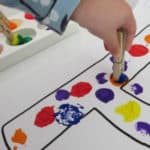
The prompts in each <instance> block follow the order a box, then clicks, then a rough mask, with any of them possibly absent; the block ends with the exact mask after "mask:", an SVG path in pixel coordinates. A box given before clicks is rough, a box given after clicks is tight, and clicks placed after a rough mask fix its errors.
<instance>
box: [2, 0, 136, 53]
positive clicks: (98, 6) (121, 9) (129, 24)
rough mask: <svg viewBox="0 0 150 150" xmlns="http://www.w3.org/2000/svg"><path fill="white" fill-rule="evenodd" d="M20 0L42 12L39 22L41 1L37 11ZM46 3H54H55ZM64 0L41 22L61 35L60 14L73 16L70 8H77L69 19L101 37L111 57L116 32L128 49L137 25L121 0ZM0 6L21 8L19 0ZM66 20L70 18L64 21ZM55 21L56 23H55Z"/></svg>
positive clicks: (116, 46) (5, 0)
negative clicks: (122, 32) (123, 35)
mask: <svg viewBox="0 0 150 150" xmlns="http://www.w3.org/2000/svg"><path fill="white" fill-rule="evenodd" d="M12 1H13V2H12ZM22 1H24V2H27V3H29V6H31V7H32V8H33V9H34V10H35V11H36V12H37V13H39V12H41V16H40V13H39V16H38V15H37V16H38V17H39V18H38V19H39V20H40V19H41V18H42V17H43V16H44V12H45V13H46V9H44V11H42V10H43V9H39V8H40V7H39V6H38V5H39V4H40V3H41V1H38V5H37V6H38V7H37V9H36V6H35V5H33V4H32V0H30V1H29V0H22ZM49 1H50V2H55V0H49ZM67 1H68V0H59V1H56V2H59V3H61V2H62V4H63V5H61V6H60V4H59V3H57V5H55V6H54V7H55V8H54V10H53V11H52V12H53V13H51V12H50V17H49V18H46V19H44V18H42V19H43V20H42V19H41V22H43V23H44V24H46V25H49V26H52V27H54V28H55V29H54V30H57V31H58V32H60V33H61V32H63V30H64V29H62V28H61V25H63V23H64V25H65V24H66V21H68V20H65V22H61V19H60V18H61V17H62V16H61V15H64V12H65V11H69V13H73V9H75V8H76V7H77V8H76V9H75V11H74V13H73V15H72V17H71V19H72V20H74V21H76V22H78V23H79V24H80V25H81V26H83V27H85V28H87V29H88V30H89V31H90V32H91V33H93V34H94V35H96V36H98V37H99V38H102V39H103V40H104V45H105V47H106V49H107V50H109V51H110V52H111V53H112V55H118V51H119V43H118V39H117V30H118V29H120V28H123V29H124V30H125V31H126V33H127V44H126V49H127V50H128V49H129V47H130V45H131V43H132V40H133V37H134V35H135V31H136V23H135V19H134V16H133V13H132V10H131V7H130V6H129V5H128V4H127V3H126V2H125V1H124V0H80V3H79V4H78V2H79V0H70V1H69V2H67ZM0 3H1V4H5V5H9V6H14V7H18V8H21V7H20V5H18V3H19V0H0ZM16 4H17V5H16ZM65 4H66V5H65ZM73 4H74V5H73ZM41 8H42V7H41ZM69 8H70V9H69ZM23 9H24V7H23ZM55 9H59V11H58V12H61V11H62V12H63V13H62V14H57V11H56V10H55ZM37 10H38V11H37ZM60 10H61V11H60ZM59 15H60V16H59ZM69 15H71V14H69ZM40 17H41V18H40ZM69 18H70V16H69V17H68V18H67V19H69ZM50 19H51V20H50ZM57 19H58V21H57ZM57 22H58V24H56V23H57ZM61 30H62V31H61Z"/></svg>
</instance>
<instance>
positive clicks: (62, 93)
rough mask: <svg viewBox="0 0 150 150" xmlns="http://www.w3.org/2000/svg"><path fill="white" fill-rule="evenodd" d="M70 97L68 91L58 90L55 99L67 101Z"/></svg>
mask: <svg viewBox="0 0 150 150" xmlns="http://www.w3.org/2000/svg"><path fill="white" fill-rule="evenodd" d="M69 97H70V93H69V92H68V91H67V90H63V89H61V90H58V91H57V92H56V95H55V98H56V100H58V101H62V100H67V99H68V98H69Z"/></svg>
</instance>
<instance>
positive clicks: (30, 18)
mask: <svg viewBox="0 0 150 150" xmlns="http://www.w3.org/2000/svg"><path fill="white" fill-rule="evenodd" d="M24 17H25V18H26V19H28V20H33V19H35V17H34V16H33V15H32V14H30V13H25V16H24Z"/></svg>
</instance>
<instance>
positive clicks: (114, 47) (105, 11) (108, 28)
mask: <svg viewBox="0 0 150 150" xmlns="http://www.w3.org/2000/svg"><path fill="white" fill-rule="evenodd" d="M72 19H73V20H75V21H76V22H78V23H79V24H80V25H81V26H83V27H86V28H87V29H88V30H89V31H90V32H91V33H93V34H94V35H96V36H98V37H100V38H102V39H103V40H104V45H105V48H106V49H107V50H109V51H110V52H111V53H112V55H113V56H118V54H119V53H118V51H119V43H118V38H117V30H118V29H120V28H123V29H124V30H125V31H126V33H127V43H126V49H127V50H128V49H129V48H130V46H131V43H132V40H133V37H134V35H135V32H136V23H135V19H134V16H133V13H132V10H131V8H130V6H129V5H128V4H127V3H126V2H125V0H81V2H80V5H79V6H78V8H77V9H76V10H75V12H74V14H73V16H72Z"/></svg>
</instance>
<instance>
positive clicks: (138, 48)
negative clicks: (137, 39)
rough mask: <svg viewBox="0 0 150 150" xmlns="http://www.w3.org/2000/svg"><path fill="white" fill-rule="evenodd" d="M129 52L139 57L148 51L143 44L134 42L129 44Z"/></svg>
mask: <svg viewBox="0 0 150 150" xmlns="http://www.w3.org/2000/svg"><path fill="white" fill-rule="evenodd" d="M129 53H130V55H132V56H134V57H141V56H144V55H146V54H147V53H149V49H148V48H147V47H145V46H143V45H140V44H135V45H132V46H131V48H130V50H129Z"/></svg>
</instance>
